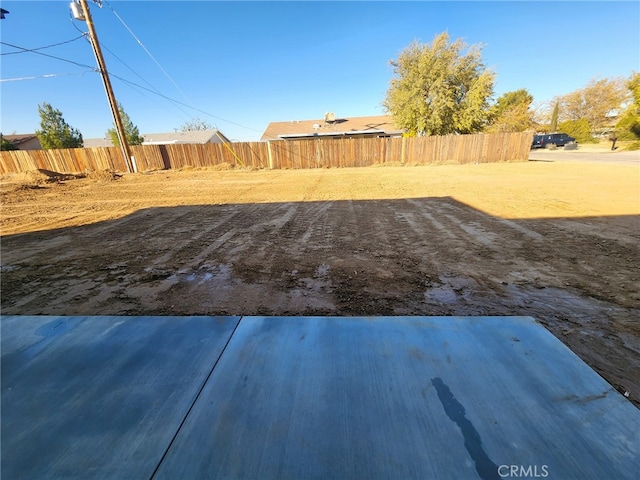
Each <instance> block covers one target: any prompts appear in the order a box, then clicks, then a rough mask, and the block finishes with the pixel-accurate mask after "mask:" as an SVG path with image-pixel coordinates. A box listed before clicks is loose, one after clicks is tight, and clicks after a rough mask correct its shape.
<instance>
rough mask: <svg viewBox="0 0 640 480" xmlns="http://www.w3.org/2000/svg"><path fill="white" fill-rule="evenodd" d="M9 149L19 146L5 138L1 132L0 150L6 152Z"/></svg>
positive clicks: (16, 148) (15, 148)
mask: <svg viewBox="0 0 640 480" xmlns="http://www.w3.org/2000/svg"><path fill="white" fill-rule="evenodd" d="M7 150H18V147H16V146H15V145H14V144H13V143H11V142H10V141H9V140H7V139H6V138H4V136H3V135H2V134H1V133H0V151H3V152H4V151H7Z"/></svg>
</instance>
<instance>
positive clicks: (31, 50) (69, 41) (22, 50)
mask: <svg viewBox="0 0 640 480" xmlns="http://www.w3.org/2000/svg"><path fill="white" fill-rule="evenodd" d="M83 37H84V33H83V34H82V35H80V36H79V37H76V38H72V39H71V40H67V41H65V42H60V43H53V44H51V45H45V46H44V47H38V48H22V47H14V48H21V51H19V52H6V53H0V55H16V54H18V53H27V52H36V51H37V50H44V49H45V48H51V47H57V46H58V45H65V44H67V43H71V42H75V41H76V40H79V39H81V38H83ZM2 43H3V44H4V45H9V44H8V43H4V42H2ZM9 46H10V47H11V46H13V45H9Z"/></svg>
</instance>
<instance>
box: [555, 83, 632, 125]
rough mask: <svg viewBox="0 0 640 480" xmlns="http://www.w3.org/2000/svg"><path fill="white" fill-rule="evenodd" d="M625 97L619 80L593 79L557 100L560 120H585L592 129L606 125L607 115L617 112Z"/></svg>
mask: <svg viewBox="0 0 640 480" xmlns="http://www.w3.org/2000/svg"><path fill="white" fill-rule="evenodd" d="M626 96H627V89H626V87H625V84H624V81H623V80H622V79H620V78H613V79H611V78H601V79H598V78H594V79H591V80H590V81H589V83H588V84H587V85H586V86H585V87H584V88H580V89H578V90H576V91H574V92H571V93H568V94H566V95H563V96H561V97H558V98H557V101H558V103H559V104H560V120H561V121H565V120H580V119H585V120H587V122H589V125H590V126H591V128H593V129H600V128H602V127H604V126H606V125H607V123H608V122H609V119H608V117H607V115H608V114H609V113H610V112H612V111H614V110H617V109H619V108H620V107H621V105H622V104H623V102H624V100H625V98H626Z"/></svg>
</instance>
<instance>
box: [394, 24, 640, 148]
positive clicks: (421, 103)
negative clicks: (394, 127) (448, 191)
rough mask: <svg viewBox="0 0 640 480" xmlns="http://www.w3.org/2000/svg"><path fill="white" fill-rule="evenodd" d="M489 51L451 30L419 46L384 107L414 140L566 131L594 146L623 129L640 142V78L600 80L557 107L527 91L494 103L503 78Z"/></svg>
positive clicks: (402, 65)
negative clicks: (485, 54)
mask: <svg viewBox="0 0 640 480" xmlns="http://www.w3.org/2000/svg"><path fill="white" fill-rule="evenodd" d="M481 53H482V47H481V46H480V45H471V46H467V45H466V44H465V43H464V42H463V41H462V40H460V39H458V40H455V41H452V40H451V39H450V38H449V35H448V34H447V33H446V32H443V33H441V34H439V35H437V36H436V37H435V38H434V39H433V41H432V42H430V43H428V44H421V43H418V42H413V43H411V44H410V45H409V46H408V47H407V48H405V49H404V50H403V51H402V52H401V53H400V55H399V56H398V58H397V59H395V60H392V61H391V62H390V63H391V65H392V67H393V73H394V76H393V78H392V79H391V82H390V85H389V89H388V90H387V94H386V97H385V99H384V101H383V106H384V107H385V108H386V110H387V112H388V113H389V114H391V115H392V116H393V117H394V120H395V122H396V123H397V124H398V125H399V126H400V127H402V128H404V129H405V131H406V132H407V133H406V135H407V136H423V135H445V134H452V133H457V134H463V133H477V132H487V133H491V132H522V131H527V130H531V131H545V132H547V131H548V132H553V131H563V132H566V133H568V134H570V135H572V136H575V137H576V138H577V139H578V141H579V142H587V141H594V140H595V139H594V138H593V134H594V133H606V131H607V130H609V131H610V130H612V129H615V134H616V135H617V137H618V138H620V139H627V140H639V139H640V74H638V73H635V72H634V73H632V75H631V77H630V78H629V79H627V80H625V79H621V78H615V79H609V78H604V79H599V78H596V79H592V80H590V81H589V83H588V84H587V85H586V86H585V87H584V88H581V89H578V90H576V91H575V92H571V93H568V94H566V95H562V96H558V97H556V98H555V99H554V100H553V101H552V102H551V104H550V105H551V106H552V107H553V109H551V108H549V107H548V106H545V105H543V106H539V107H537V108H535V107H534V103H533V97H532V96H531V94H530V93H529V92H528V91H527V90H526V89H519V90H515V91H512V92H506V93H504V94H502V95H501V96H500V97H498V98H497V99H496V100H494V99H493V98H494V82H495V73H494V72H492V71H490V70H488V69H487V68H486V67H485V66H484V64H483V63H482V56H481ZM616 118H617V120H615V119H616ZM616 121H617V123H615V122H616ZM612 122H613V124H612Z"/></svg>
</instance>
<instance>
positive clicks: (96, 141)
mask: <svg viewBox="0 0 640 480" xmlns="http://www.w3.org/2000/svg"><path fill="white" fill-rule="evenodd" d="M82 146H83V147H84V148H95V147H113V143H111V139H110V138H83V139H82Z"/></svg>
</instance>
